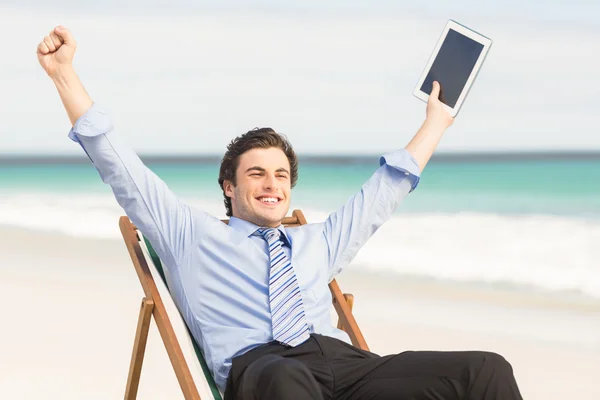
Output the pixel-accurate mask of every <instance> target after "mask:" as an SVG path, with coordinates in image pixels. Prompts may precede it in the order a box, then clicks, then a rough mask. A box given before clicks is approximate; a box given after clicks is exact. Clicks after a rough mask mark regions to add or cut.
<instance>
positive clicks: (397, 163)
mask: <svg viewBox="0 0 600 400" xmlns="http://www.w3.org/2000/svg"><path fill="white" fill-rule="evenodd" d="M383 164H386V165H388V166H390V167H392V168H395V169H397V170H398V171H401V172H403V173H404V175H406V178H408V179H409V180H410V183H411V189H410V191H411V192H412V191H413V190H415V189H416V188H417V186H418V185H419V180H420V179H421V176H420V174H421V170H420V168H419V164H418V163H417V160H415V158H414V157H413V156H412V154H410V153H409V152H408V151H406V150H405V149H402V150H397V151H393V152H390V153H386V154H384V155H382V156H381V158H380V159H379V165H380V166H381V165H383Z"/></svg>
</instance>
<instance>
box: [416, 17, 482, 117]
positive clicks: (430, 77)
mask: <svg viewBox="0 0 600 400" xmlns="http://www.w3.org/2000/svg"><path fill="white" fill-rule="evenodd" d="M482 50H483V45H482V44H481V43H478V42H476V41H474V40H473V39H471V38H468V37H466V36H464V35H461V34H460V33H458V32H456V31H455V30H452V29H450V30H448V35H447V36H446V38H445V39H444V43H442V47H441V48H440V51H439V52H438V54H437V56H436V57H435V60H433V64H432V65H431V69H430V70H429V73H428V74H427V77H426V78H425V81H424V82H423V85H421V90H422V91H423V92H425V93H427V94H431V88H432V86H433V81H438V82H439V83H440V85H441V92H440V100H441V101H442V102H443V103H445V104H446V105H448V106H449V107H454V106H455V105H456V102H457V101H458V98H459V97H460V93H461V92H462V90H463V87H464V86H465V83H467V80H468V79H469V75H471V71H473V67H474V66H475V63H477V59H478V58H479V55H480V54H481V51H482Z"/></svg>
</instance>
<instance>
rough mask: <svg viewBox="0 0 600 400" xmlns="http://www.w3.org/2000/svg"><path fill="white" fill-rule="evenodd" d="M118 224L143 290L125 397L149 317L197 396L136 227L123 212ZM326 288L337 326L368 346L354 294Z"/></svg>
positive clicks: (132, 386) (296, 215) (132, 387)
mask: <svg viewBox="0 0 600 400" xmlns="http://www.w3.org/2000/svg"><path fill="white" fill-rule="evenodd" d="M223 222H225V223H227V222H228V221H227V220H223ZM283 224H284V225H285V226H286V227H289V228H292V227H294V226H299V225H304V224H306V219H305V218H304V215H303V214H302V211H300V210H294V212H293V213H292V216H290V217H286V218H285V219H284V220H283ZM119 227H120V229H121V234H122V235H123V239H124V241H125V244H126V246H127V250H128V251H129V255H130V256H131V261H132V262H133V265H134V267H135V271H136V272H137V275H138V278H139V279H140V283H141V284H142V288H143V290H144V298H143V299H142V303H141V307H140V313H139V317H138V324H137V329H136V333H135V341H134V345H133V353H132V355H131V363H130V366H129V375H128V377H127V386H126V389H125V400H132V399H135V398H136V397H137V392H138V386H139V382H140V375H141V372H142V363H143V361H144V352H145V349H146V342H147V339H148V330H149V328H150V320H151V318H152V317H154V320H155V322H156V326H157V327H158V331H159V333H160V335H161V338H162V340H163V343H164V345H165V348H166V350H167V354H168V356H169V359H170V361H171V364H172V366H173V370H174V371H175V375H176V377H177V381H178V382H179V386H180V387H181V390H182V392H183V395H184V397H185V399H186V400H201V399H200V395H199V393H198V389H197V388H196V384H195V383H194V380H193V378H192V375H191V373H190V369H189V367H188V365H187V363H186V360H185V358H184V355H183V352H182V349H181V346H180V345H179V341H178V340H177V336H176V334H175V331H174V329H173V326H172V324H171V320H170V319H169V315H168V314H167V311H166V309H165V306H164V303H163V300H162V298H161V296H160V294H159V292H158V289H157V287H156V283H155V281H154V277H153V276H152V273H151V272H150V269H149V267H148V264H147V262H146V258H145V257H144V253H143V251H142V248H141V246H140V243H139V241H140V236H139V235H138V232H137V228H136V227H135V226H134V225H133V223H132V222H131V221H130V220H129V218H128V217H126V216H123V217H121V218H120V219H119ZM329 289H330V291H331V294H332V297H333V306H334V308H335V310H336V312H337V314H338V316H339V320H338V328H339V329H343V330H344V331H345V332H346V333H348V336H350V340H351V341H352V344H353V345H354V346H356V347H359V348H361V349H364V350H369V347H368V346H367V343H366V341H365V339H364V337H363V335H362V333H361V331H360V328H359V327H358V324H357V323H356V320H355V319H354V316H353V315H352V306H353V304H354V296H352V295H351V294H348V293H344V294H342V291H341V290H340V287H339V286H338V284H337V282H336V281H335V279H334V280H332V281H331V282H330V283H329Z"/></svg>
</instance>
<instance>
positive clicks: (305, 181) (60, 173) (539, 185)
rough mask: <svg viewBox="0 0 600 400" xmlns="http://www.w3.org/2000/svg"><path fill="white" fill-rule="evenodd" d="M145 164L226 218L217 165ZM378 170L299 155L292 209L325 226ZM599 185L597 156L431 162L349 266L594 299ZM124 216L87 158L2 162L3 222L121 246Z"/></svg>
mask: <svg viewBox="0 0 600 400" xmlns="http://www.w3.org/2000/svg"><path fill="white" fill-rule="evenodd" d="M143 159H144V161H145V162H146V164H147V165H148V166H149V168H151V169H152V170H153V171H154V172H155V173H156V174H157V175H158V176H159V177H161V178H162V179H163V180H164V181H165V182H167V184H168V185H169V187H170V188H171V189H172V190H173V191H174V192H175V193H176V194H177V195H179V196H180V197H181V198H182V199H183V200H184V201H186V202H188V203H189V204H191V205H193V206H194V207H198V208H201V209H203V210H205V211H207V212H209V213H211V214H213V215H216V216H219V217H223V216H224V208H223V202H222V194H221V191H220V188H219V186H218V183H217V176H218V168H219V159H218V157H208V156H199V157H190V156H186V157H185V158H177V157H168V158H157V157H147V158H146V157H144V158H143ZM377 167H378V156H377V155H373V156H352V155H347V156H327V157H326V156H306V157H302V155H301V157H300V174H299V180H298V184H297V186H296V188H294V189H293V191H292V209H295V208H300V209H302V210H303V211H304V213H305V215H306V216H307V218H308V220H309V222H311V221H315V222H316V221H322V220H324V219H325V218H326V217H327V215H328V213H330V212H332V211H334V210H335V209H337V208H338V207H340V206H341V205H342V204H343V203H344V202H345V201H346V200H347V199H348V197H349V196H351V195H352V194H353V193H355V192H356V191H358V190H359V189H360V186H361V184H362V183H363V182H364V181H365V180H366V179H368V177H369V176H370V175H371V174H372V173H373V172H374V171H375V169H376V168H377ZM599 182H600V156H598V155H595V156H593V155H587V156H577V155H570V156H559V155H556V156H555V155H552V154H549V155H545V156H534V155H529V156H527V155H520V156H519V155H514V156H509V155H500V156H498V155H489V156H486V155H478V156H469V155H462V156H461V155H456V156H439V157H434V159H433V160H432V161H431V162H430V163H429V165H428V166H427V168H426V169H425V171H424V172H423V174H422V177H421V182H420V185H419V187H418V188H417V190H415V191H414V192H413V193H411V194H410V195H409V196H408V197H407V199H406V200H405V202H404V203H403V204H402V205H401V206H400V208H399V209H398V210H397V211H396V213H395V215H394V216H393V218H392V219H391V220H390V221H388V223H386V224H385V225H384V226H383V227H382V228H381V229H380V230H379V231H378V232H377V233H376V234H375V236H374V237H373V238H372V239H371V241H369V242H368V243H367V245H366V246H365V247H364V248H363V249H362V250H361V251H360V252H359V254H358V255H357V257H356V259H355V260H354V261H353V262H352V264H351V265H350V268H361V269H364V270H368V271H369V272H371V273H375V274H389V275H390V276H394V277H398V278H403V279H419V280H421V279H424V280H436V281H444V282H449V283H456V284H469V285H478V286H487V287H502V288H509V289H514V290H526V291H539V292H544V293H546V292H548V293H551V294H557V295H569V296H571V295H577V296H580V295H583V296H591V297H596V298H600V184H599ZM123 214H124V213H123V211H122V209H121V208H120V207H119V205H118V204H117V203H116V201H115V200H114V199H113V197H112V192H111V190H110V188H109V187H108V186H107V185H104V184H103V183H102V181H101V180H100V178H99V175H98V173H97V172H96V170H95V168H94V167H93V166H92V165H91V164H90V163H89V161H87V159H83V158H75V159H61V158H52V159H25V158H11V159H0V225H8V226H17V227H24V228H28V229H34V230H44V231H55V232H60V233H63V234H67V235H74V236H83V237H93V238H98V239H120V232H119V230H118V226H117V219H118V217H119V216H121V215H123Z"/></svg>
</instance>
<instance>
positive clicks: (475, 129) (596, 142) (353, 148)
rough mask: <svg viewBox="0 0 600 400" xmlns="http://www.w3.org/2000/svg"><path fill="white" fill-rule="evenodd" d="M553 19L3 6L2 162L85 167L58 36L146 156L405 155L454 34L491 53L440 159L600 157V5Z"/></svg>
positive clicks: (203, 7) (368, 10)
mask: <svg viewBox="0 0 600 400" xmlns="http://www.w3.org/2000/svg"><path fill="white" fill-rule="evenodd" d="M323 3H325V4H323ZM541 4H542V3H540V2H535V4H533V3H531V2H523V1H516V0H506V1H495V2H490V1H488V2H483V1H474V0H465V1H458V0H457V1H455V2H447V1H443V0H430V1H428V2H418V1H403V2H398V1H391V0H388V1H385V0H370V1H367V0H364V1H363V0H344V1H342V0H331V1H328V2H321V1H317V0H304V1H302V2H299V1H296V2H293V1H287V2H284V1H275V0H259V1H253V2H244V1H240V0H237V1H235V0H234V1H229V2H227V3H226V4H223V2H220V1H216V0H211V1H209V0H195V1H192V0H174V1H171V2H160V1H157V0H154V1H141V0H137V1H134V0H122V1H116V0H108V1H102V2H101V1H87V2H82V1H75V0H66V1H61V2H60V4H57V3H49V2H47V1H41V0H35V1H31V0H21V1H18V2H14V1H13V2H7V1H1V0H0V26H2V27H3V29H4V36H5V40H4V41H3V45H2V49H1V56H0V155H15V154H17V155H18V154H40V155H41V154H43V155H62V154H64V155H73V154H80V153H81V149H80V148H79V147H78V146H76V145H75V144H74V143H72V142H71V141H70V140H69V139H68V138H67V134H68V131H69V129H70V124H69V121H68V118H67V116H66V113H65V112H64V109H63V107H62V104H61V102H60V99H59V97H58V95H57V93H56V90H55V88H54V86H53V84H52V82H51V81H50V79H49V78H48V77H47V76H46V75H45V73H44V71H43V70H42V69H41V67H40V66H39V64H38V62H37V58H36V55H35V51H36V47H37V44H38V43H39V41H40V40H41V39H42V38H43V37H44V35H46V34H47V33H48V32H49V31H50V30H51V29H52V28H53V26H55V25H56V24H63V25H65V26H67V27H69V28H70V29H71V30H72V32H73V33H74V35H75V38H76V40H77V42H78V49H77V53H76V56H75V67H76V70H77V71H78V74H79V76H80V78H81V79H82V81H83V83H84V85H85V86H86V88H87V90H88V92H89V93H90V95H91V96H92V98H93V99H94V101H95V102H97V103H98V105H100V106H101V107H102V108H104V109H105V110H107V111H108V112H109V113H110V115H111V117H112V118H113V119H114V121H115V124H116V127H117V129H118V130H119V131H120V133H121V134H122V135H124V136H125V137H126V138H127V140H128V142H129V143H130V144H131V145H132V146H133V147H134V148H135V150H136V151H138V152H139V153H144V154H165V153H168V154H222V153H223V151H224V149H225V146H226V145H227V143H228V142H229V141H230V140H231V139H233V138H234V137H235V136H237V135H239V134H242V133H244V132H246V131H247V130H249V129H252V128H254V127H263V126H270V127H272V128H274V129H276V130H277V131H279V132H282V133H284V134H286V135H287V136H288V137H289V138H290V140H291V141H292V143H293V145H294V147H295V148H296V150H297V151H298V152H300V153H313V154H337V153H352V154H363V153H364V154H366V153H369V154H372V153H380V152H385V151H390V150H394V149H397V148H401V147H404V146H405V145H406V143H408V141H409V140H410V139H411V138H412V136H413V135H414V133H415V132H416V130H417V129H418V128H419V126H420V125H421V123H422V122H423V120H424V117H425V103H424V102H422V101H421V100H419V99H417V98H416V97H414V96H413V95H412V93H413V90H414V87H415V85H416V82H417V80H418V78H419V76H420V74H421V72H422V70H423V68H424V66H425V64H426V63H427V60H428V58H429V56H430V55H431V51H432V49H433V47H434V46H435V43H436V41H437V39H438V38H439V35H440V33H441V31H442V29H443V27H444V25H445V23H446V21H447V20H448V19H454V20H456V21H458V22H460V23H462V24H464V25H466V26H469V27H471V28H472V29H474V30H476V31H479V32H480V33H482V34H484V35H485V36H488V37H490V38H492V39H493V41H494V43H493V45H492V48H491V50H490V53H489V54H488V57H487V59H486V61H485V63H484V65H483V68H482V70H481V72H480V73H479V76H478V77H477V80H476V81H475V84H474V86H473V88H472V89H471V92H470V93H469V95H468V97H467V99H466V101H465V103H464V106H463V108H462V110H461V112H460V114H459V116H458V117H457V119H456V121H455V122H454V124H453V126H452V127H451V128H450V129H449V130H448V131H447V132H446V134H445V136H444V138H443V139H442V142H441V143H440V146H439V148H438V151H439V152H449V153H451V152H505V151H509V152H523V151H526V152H529V151H579V150H586V151H600V124H598V121H597V119H598V116H599V115H600V112H599V111H600V105H599V104H598V101H599V96H598V95H599V94H600V74H599V73H598V71H599V70H600V2H597V1H591V0H572V1H558V0H553V1H545V2H543V6H542V5H541Z"/></svg>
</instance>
